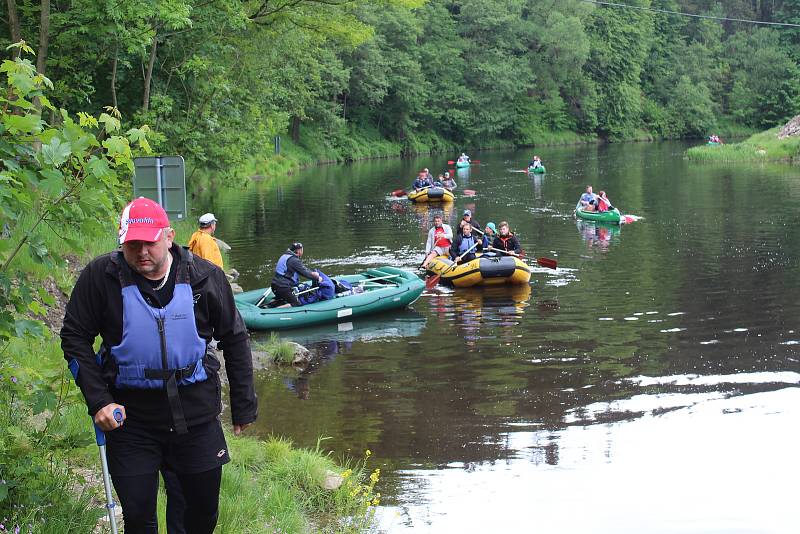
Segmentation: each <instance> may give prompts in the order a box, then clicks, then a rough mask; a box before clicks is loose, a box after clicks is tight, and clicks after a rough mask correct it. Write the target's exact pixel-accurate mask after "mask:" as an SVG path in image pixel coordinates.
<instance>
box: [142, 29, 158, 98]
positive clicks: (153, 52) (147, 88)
mask: <svg viewBox="0 0 800 534" xmlns="http://www.w3.org/2000/svg"><path fill="white" fill-rule="evenodd" d="M156 50H158V29H156V31H155V33H154V34H153V47H152V48H151V49H150V61H149V62H148V63H147V72H145V75H144V98H143V99H142V109H143V110H144V111H147V110H149V109H150V83H151V82H152V80H153V66H154V65H155V64H156Z"/></svg>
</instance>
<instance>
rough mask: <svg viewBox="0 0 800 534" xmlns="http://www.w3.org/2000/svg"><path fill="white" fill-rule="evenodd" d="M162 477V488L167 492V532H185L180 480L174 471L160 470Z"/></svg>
mask: <svg viewBox="0 0 800 534" xmlns="http://www.w3.org/2000/svg"><path fill="white" fill-rule="evenodd" d="M161 478H163V479H164V489H165V490H166V492H167V534H186V528H185V525H184V513H185V512H186V499H184V498H183V490H182V489H181V483H180V480H178V475H177V473H175V471H172V470H170V469H166V468H165V469H162V470H161Z"/></svg>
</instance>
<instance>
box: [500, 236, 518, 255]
mask: <svg viewBox="0 0 800 534" xmlns="http://www.w3.org/2000/svg"><path fill="white" fill-rule="evenodd" d="M513 236H514V234H508V237H503V236H501V235H498V236H497V238H498V239H499V240H500V241H502V242H503V250H505V251H506V252H508V240H509V239H511V238H512V237H513Z"/></svg>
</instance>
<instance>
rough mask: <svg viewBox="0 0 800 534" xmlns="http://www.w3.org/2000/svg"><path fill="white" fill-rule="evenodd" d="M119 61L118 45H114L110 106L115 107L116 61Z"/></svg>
mask: <svg viewBox="0 0 800 534" xmlns="http://www.w3.org/2000/svg"><path fill="white" fill-rule="evenodd" d="M118 59H119V43H117V44H116V45H114V61H113V62H112V63H111V104H112V105H113V106H114V107H115V108H116V107H117V61H118Z"/></svg>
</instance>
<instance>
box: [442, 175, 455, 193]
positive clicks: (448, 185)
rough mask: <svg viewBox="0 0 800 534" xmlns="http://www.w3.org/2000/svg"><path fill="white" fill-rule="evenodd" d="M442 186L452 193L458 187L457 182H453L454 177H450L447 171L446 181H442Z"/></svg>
mask: <svg viewBox="0 0 800 534" xmlns="http://www.w3.org/2000/svg"><path fill="white" fill-rule="evenodd" d="M442 185H443V186H444V187H446V188H447V189H449V190H450V191H452V190H453V189H455V188H456V187H457V185H456V181H455V180H453V177H452V176H450V173H449V172H447V171H445V173H444V179H443V180H442Z"/></svg>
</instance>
